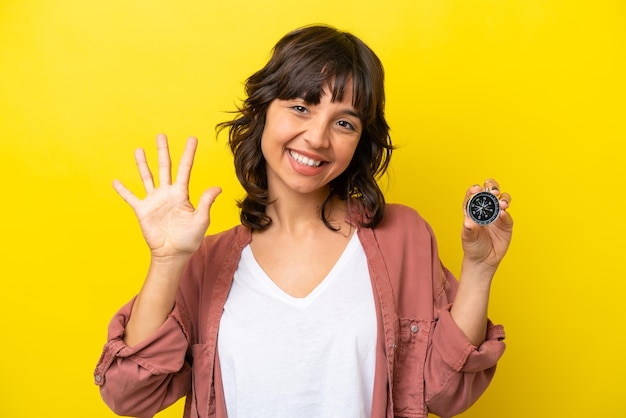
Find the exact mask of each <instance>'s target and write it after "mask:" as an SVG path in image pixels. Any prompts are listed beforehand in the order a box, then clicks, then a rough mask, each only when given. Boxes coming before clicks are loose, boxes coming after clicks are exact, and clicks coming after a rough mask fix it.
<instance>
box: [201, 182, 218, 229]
mask: <svg viewBox="0 0 626 418" xmlns="http://www.w3.org/2000/svg"><path fill="white" fill-rule="evenodd" d="M220 193H222V189H221V188H220V187H211V188H209V189H206V190H205V191H204V193H202V196H200V201H199V202H198V207H197V208H196V215H198V216H200V217H201V218H202V220H203V221H206V222H207V223H208V222H209V220H210V215H209V213H210V210H211V206H213V202H215V199H216V198H217V196H218V195H219V194H220Z"/></svg>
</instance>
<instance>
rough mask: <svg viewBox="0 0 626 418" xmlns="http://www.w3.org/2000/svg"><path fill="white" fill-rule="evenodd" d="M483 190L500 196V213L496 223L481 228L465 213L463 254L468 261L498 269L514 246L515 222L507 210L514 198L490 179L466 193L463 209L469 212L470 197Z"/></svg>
mask: <svg viewBox="0 0 626 418" xmlns="http://www.w3.org/2000/svg"><path fill="white" fill-rule="evenodd" d="M483 190H487V191H489V192H491V193H493V194H494V195H495V196H497V197H498V200H499V204H500V213H499V215H498V218H497V219H496V220H495V221H494V222H493V223H491V224H489V225H478V224H477V223H476V222H474V221H473V220H472V219H471V218H470V217H469V216H468V215H467V211H466V213H465V219H464V222H463V233H462V240H463V251H464V253H465V261H469V262H473V263H478V264H482V265H483V266H484V267H487V268H493V269H495V268H497V267H498V265H499V264H500V261H501V260H502V258H503V257H504V255H505V254H506V251H507V250H508V248H509V245H510V243H511V235H512V233H513V219H512V218H511V216H510V215H509V213H508V212H507V211H506V210H507V209H508V207H509V205H510V203H511V196H510V195H509V194H508V193H501V192H500V186H499V185H498V182H496V181H495V180H493V179H488V180H486V181H485V185H484V188H483V187H481V186H479V185H475V186H472V187H470V188H469V189H468V190H467V193H466V194H465V200H464V202H463V208H464V210H466V208H467V202H468V200H469V199H470V198H471V196H472V195H474V194H476V193H478V192H480V191H483Z"/></svg>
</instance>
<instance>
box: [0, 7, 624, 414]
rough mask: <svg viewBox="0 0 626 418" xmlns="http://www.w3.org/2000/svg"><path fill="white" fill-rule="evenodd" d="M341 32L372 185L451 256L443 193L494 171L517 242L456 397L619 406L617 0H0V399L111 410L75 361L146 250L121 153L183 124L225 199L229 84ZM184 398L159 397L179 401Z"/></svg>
mask: <svg viewBox="0 0 626 418" xmlns="http://www.w3.org/2000/svg"><path fill="white" fill-rule="evenodd" d="M316 22H325V23H329V24H332V25H335V26H337V27H339V28H341V29H346V30H350V31H353V32H354V33H355V34H357V35H359V36H361V37H362V38H363V39H364V40H365V41H366V42H367V43H368V44H369V45H370V46H371V47H372V48H373V49H374V50H375V51H376V52H377V53H378V55H379V56H380V58H381V59H382V61H383V62H384V64H385V67H386V71H387V84H386V85H387V94H388V97H387V99H388V100H387V102H388V106H387V115H388V119H389V122H390V124H391V126H392V129H393V130H392V137H393V139H394V141H395V143H396V144H397V145H398V146H399V149H398V150H397V151H396V153H395V155H394V158H393V160H392V167H391V173H390V174H391V175H390V177H389V179H388V180H385V188H386V190H387V196H388V200H389V201H395V202H403V203H405V204H408V205H411V206H413V207H415V208H417V209H418V210H419V211H420V212H421V213H422V214H423V215H424V216H425V217H426V218H427V219H428V220H429V221H430V222H431V224H432V226H433V228H434V230H435V232H436V234H437V236H438V239H439V242H440V247H441V252H442V257H443V259H444V262H445V263H446V264H447V265H448V266H449V267H450V268H451V269H452V270H453V271H457V272H458V267H459V264H460V259H461V248H460V239H459V231H460V227H461V216H462V213H461V210H460V205H461V200H462V197H463V194H464V191H465V189H466V187H467V186H469V185H471V184H473V183H477V182H482V180H483V179H484V178H485V177H487V176H494V177H496V178H497V179H498V180H499V181H500V182H501V184H502V187H503V189H506V190H507V191H509V192H510V193H511V195H512V196H513V202H512V207H511V213H512V214H513V216H514V218H515V220H516V230H515V236H514V242H513V245H512V248H511V251H510V254H509V255H508V257H507V259H506V260H505V262H504V263H503V265H502V267H501V270H500V271H499V273H498V277H497V280H496V282H495V284H494V287H493V293H492V303H491V306H490V316H491V317H492V318H493V319H494V320H495V321H496V322H501V323H503V324H505V326H506V331H507V342H508V350H507V352H506V354H505V356H504V357H503V359H502V361H501V362H500V364H499V370H498V373H497V374H496V378H495V380H494V381H493V383H492V385H491V386H490V388H489V389H488V391H487V393H486V394H485V395H484V396H483V397H482V398H481V399H480V400H479V401H478V403H477V404H476V405H475V406H474V407H473V408H472V409H471V410H470V411H469V412H467V413H465V414H463V417H476V418H478V417H480V418H487V417H498V418H499V417H507V418H508V417H513V418H514V417H520V418H528V417H533V418H537V417H550V418H551V417H568V418H569V417H589V416H593V417H625V416H626V390H625V389H624V387H625V386H624V375H625V374H626V361H625V358H626V356H625V355H624V352H625V350H624V344H625V343H626V337H625V333H624V319H625V315H624V290H625V285H624V249H625V245H624V239H625V237H626V221H625V217H624V204H625V203H626V200H625V197H624V195H625V193H624V191H625V190H624V182H625V180H626V174H625V169H624V166H625V165H626V159H625V158H624V157H625V152H624V142H625V140H626V122H625V120H626V117H625V115H624V113H625V108H626V104H625V97H626V82H625V74H626V59H625V57H626V3H624V2H623V1H621V0H594V1H566V0H561V1H557V0H546V1H540V0H511V1H504V0H502V1H493V0H467V1H454V0H420V1H414V0H406V1H378V0H377V1H369V2H364V1H363V0H344V1H341V2H338V1H336V0H320V1H316V2H294V1H283V0H280V1H273V2H272V1H251V0H246V1H239V2H231V1H199V0H196V1H182V2H174V1H147V0H143V1H121V0H111V1H102V2H96V1H94V2H90V1H84V0H80V1H78V0H55V1H52V0H50V1H43V0H40V1H36V0H32V1H27V0H24V1H17V0H15V1H8V0H3V1H2V2H1V3H0V141H1V145H0V170H1V171H0V181H1V186H0V228H1V229H0V246H1V247H0V257H1V259H0V277H1V279H0V295H1V296H2V302H1V303H0V318H1V321H2V327H1V331H0V335H1V337H0V338H1V342H0V399H1V400H0V417H3V418H4V417H6V418H22V417H81V418H82V417H91V418H94V417H111V416H113V414H112V413H111V412H109V411H108V409H107V408H106V406H105V405H104V404H103V403H102V402H101V400H100V398H99V394H98V390H97V388H96V386H94V384H93V379H92V370H93V368H94V366H95V363H96V361H97V360H98V356H99V354H100V350H101V348H102V345H103V344H104V341H105V336H106V328H107V323H108V321H109V318H110V317H111V316H112V315H113V313H114V312H115V311H116V310H117V308H118V307H119V306H121V305H122V304H123V303H125V302H126V301H127V300H128V299H129V298H130V297H131V296H132V295H133V294H134V293H135V292H137V291H138V289H139V287H140V285H141V283H142V279H143V275H144V271H145V268H146V262H147V255H148V254H147V251H146V249H145V248H144V243H143V241H142V238H141V235H140V233H139V229H138V227H137V225H136V222H135V219H134V216H133V214H132V212H131V210H130V208H128V207H127V206H126V205H125V203H124V202H123V201H122V200H121V199H119V198H118V197H117V195H116V194H115V192H114V191H113V189H112V187H111V181H112V180H113V179H114V178H120V179H122V180H123V181H124V182H125V183H126V184H127V185H129V187H131V188H132V189H133V190H135V191H136V192H138V193H141V187H140V182H139V179H138V176H137V174H136V170H135V167H134V163H133V157H132V153H133V150H134V148H136V147H139V146H142V147H145V148H147V150H148V154H149V158H151V159H152V161H154V156H155V152H154V146H153V145H154V137H155V136H156V134H157V133H158V132H165V133H167V134H168V135H169V136H170V139H171V142H172V149H173V154H174V158H175V159H177V158H178V156H180V152H181V150H182V147H183V143H184V140H185V139H186V137H187V136H190V135H196V136H198V137H199V138H200V140H201V146H200V150H199V156H198V163H197V166H196V169H195V171H194V177H193V182H192V196H193V197H192V198H193V200H194V201H195V200H196V199H197V197H198V196H199V194H200V192H201V190H203V189H204V188H205V187H208V186H211V185H220V186H222V187H223V189H224V193H223V194H222V195H221V196H220V197H219V199H218V202H217V203H216V205H215V207H214V210H213V212H212V217H213V220H214V221H213V224H212V225H211V227H210V232H217V231H220V230H223V229H225V228H227V227H229V226H231V225H233V224H235V223H236V222H237V220H238V215H237V210H236V208H235V206H234V200H235V199H236V198H238V197H240V196H241V189H240V188H239V186H238V185H237V182H236V180H235V177H234V175H233V170H232V161H231V158H230V156H229V154H228V152H227V151H226V148H225V145H224V143H225V140H224V138H219V139H218V140H216V138H215V131H214V126H215V124H216V123H218V122H220V121H223V120H225V119H227V118H229V117H230V116H229V115H228V114H226V113H225V112H226V111H229V110H232V109H233V108H234V107H235V105H236V103H238V101H239V99H240V98H241V97H242V83H243V82H244V80H245V79H246V77H247V76H249V75H250V74H251V73H252V72H253V71H255V70H257V69H258V68H260V66H261V65H263V64H264V62H265V61H266V59H267V58H268V53H269V50H270V48H271V46H272V45H273V44H274V43H275V42H276V41H277V40H278V38H279V37H280V36H282V35H283V34H284V33H286V32H287V31H289V30H291V29H294V28H296V27H298V26H301V25H305V24H309V23H316ZM181 411H182V404H181V403H179V404H177V405H176V406H175V407H173V408H171V409H170V410H168V411H166V412H163V413H161V414H160V415H159V416H161V417H179V416H180V415H181Z"/></svg>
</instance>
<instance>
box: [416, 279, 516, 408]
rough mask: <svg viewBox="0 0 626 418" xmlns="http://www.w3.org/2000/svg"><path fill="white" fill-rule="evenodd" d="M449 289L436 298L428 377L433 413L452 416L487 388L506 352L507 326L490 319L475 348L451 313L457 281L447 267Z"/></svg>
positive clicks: (428, 356)
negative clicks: (505, 330) (494, 322)
mask: <svg viewBox="0 0 626 418" xmlns="http://www.w3.org/2000/svg"><path fill="white" fill-rule="evenodd" d="M442 274H443V275H444V277H445V291H442V292H441V293H440V295H439V296H438V297H437V298H436V300H435V310H436V313H435V324H434V328H433V335H432V340H431V344H430V345H429V347H428V351H427V358H426V365H425V370H424V374H425V380H426V404H427V405H428V410H429V412H432V413H434V414H437V415H439V416H441V417H451V416H453V415H456V414H459V413H461V412H463V411H464V410H466V409H467V408H469V407H470V406H471V405H472V404H473V403H474V402H475V401H476V400H477V399H478V398H479V396H480V395H481V394H482V393H483V392H484V391H485V389H487V386H488V385H489V383H490V382H491V379H492V378H493V376H494V373H495V369H496V363H497V362H498V360H499V359H500V357H501V356H502V354H503V353H504V349H505V344H504V341H503V340H504V329H503V327H502V326H501V325H494V324H493V323H492V322H491V321H489V322H488V326H487V335H486V340H485V341H484V342H483V343H482V344H481V345H480V347H475V346H474V345H472V343H471V342H470V341H469V340H468V339H467V337H466V336H465V334H464V333H463V331H462V330H461V329H460V328H459V327H458V325H457V324H456V322H455V321H454V319H453V318H452V316H451V314H450V308H451V306H452V304H451V303H449V302H448V301H452V300H453V299H454V295H455V294H456V288H457V281H456V279H455V278H454V277H453V276H452V274H451V273H450V272H449V271H447V270H446V269H445V268H443V272H442Z"/></svg>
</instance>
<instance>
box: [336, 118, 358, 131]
mask: <svg viewBox="0 0 626 418" xmlns="http://www.w3.org/2000/svg"><path fill="white" fill-rule="evenodd" d="M337 125H339V126H341V127H342V128H346V129H350V130H352V131H354V130H356V129H355V127H354V125H353V124H351V123H350V122H348V121H347V120H340V121H339V122H337Z"/></svg>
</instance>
